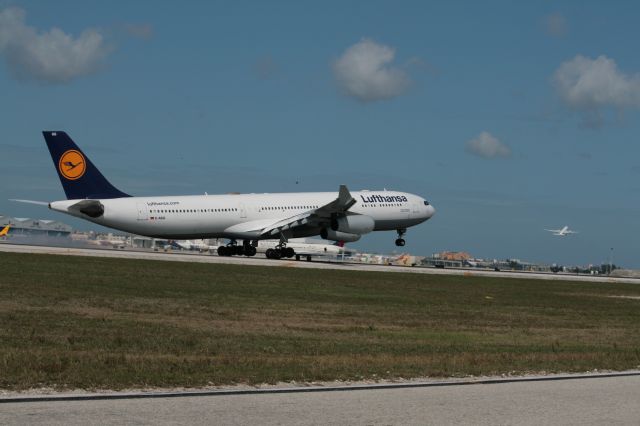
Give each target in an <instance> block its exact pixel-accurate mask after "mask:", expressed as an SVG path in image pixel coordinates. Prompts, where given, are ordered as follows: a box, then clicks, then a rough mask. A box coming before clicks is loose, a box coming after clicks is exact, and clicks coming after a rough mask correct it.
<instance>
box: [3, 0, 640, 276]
mask: <svg viewBox="0 0 640 426" xmlns="http://www.w3.org/2000/svg"><path fill="white" fill-rule="evenodd" d="M639 14H640V5H638V4H637V3H636V2H631V1H629V2H624V1H620V2H616V3H615V6H614V5H613V4H607V3H605V2H559V1H555V2H461V1H459V2H444V1H443V2H409V1H407V2H375V1H371V2H357V3H356V2H354V3H347V2H315V3H312V2H274V3H269V2H255V3H249V2H204V1H203V2H190V3H189V2H135V3H132V4H128V3H124V2H122V3H121V2H91V1H82V2H81V1H77V2H75V1H63V2H35V1H13V2H9V1H3V0H0V59H1V62H2V64H1V65H0V93H1V94H2V96H1V98H0V99H1V100H0V105H2V114H1V117H2V118H1V123H2V137H1V138H0V151H1V152H2V153H3V154H2V158H3V160H4V161H3V162H2V167H1V168H0V179H1V182H2V184H1V185H0V214H7V215H13V216H22V217H37V218H56V219H60V220H63V221H65V222H67V223H71V224H73V225H74V226H76V227H78V228H80V229H90V227H91V226H92V225H90V224H86V223H83V222H81V221H75V220H73V219H71V218H68V217H65V216H62V215H59V214H57V213H54V212H50V211H46V210H45V211H43V210H42V209H39V208H37V207H35V206H25V205H20V204H15V203H11V202H9V201H7V199H8V198H28V199H36V200H47V201H48V200H54V199H62V198H64V194H63V192H62V188H61V186H60V184H59V182H58V181H57V177H56V174H55V171H54V168H53V167H52V163H51V160H50V157H49V155H48V153H47V150H46V148H45V145H44V141H43V139H42V136H41V134H40V131H41V130H44V129H51V130H55V129H59V130H66V131H67V132H69V133H70V135H71V136H72V137H73V138H74V139H75V140H76V142H78V143H79V144H80V146H81V147H82V148H83V149H84V150H85V152H86V153H87V154H88V155H89V156H90V157H91V158H92V160H93V162H94V163H95V164H97V165H98V167H99V168H100V169H101V170H102V171H103V173H104V174H105V175H106V176H107V177H108V178H109V179H110V180H111V181H112V183H114V184H115V185H116V186H117V187H119V188H120V189H122V190H124V191H125V192H129V193H132V194H135V195H171V194H197V193H203V192H205V191H207V192H209V193H225V192H233V191H239V192H281V191H316V190H318V191H327V190H334V189H337V187H338V185H339V184H341V183H345V184H347V185H348V186H349V187H350V188H351V189H353V190H357V189H376V188H377V189H380V188H385V187H386V188H389V189H398V190H404V191H408V192H413V193H417V194H420V195H423V196H425V197H426V198H428V199H429V200H431V201H432V203H433V204H434V205H435V207H436V209H437V214H436V216H435V217H434V218H433V219H432V220H431V221H429V222H427V223H426V224H423V225H421V226H418V227H416V228H412V229H410V231H409V233H408V235H407V250H409V251H411V252H413V253H416V254H430V253H432V252H436V251H441V250H464V251H468V252H470V253H471V254H473V255H476V256H479V257H485V258H497V259H502V258H506V257H515V258H521V259H525V260H530V261H537V262H548V263H551V262H557V263H562V264H588V263H600V262H605V261H607V259H608V256H609V253H610V248H611V247H613V248H614V256H615V259H614V260H615V262H616V263H619V264H621V265H623V266H626V267H640V244H638V243H637V236H638V234H639V231H640V225H639V224H638V218H639V217H640V182H639V180H640V143H639V141H638V136H639V135H640V132H639V130H640V121H639V120H638V118H639V114H638V109H639V108H640V56H639V55H638V54H637V47H636V45H637V40H639V39H640V29H639V27H638V25H637V22H636V18H637V16H639ZM296 182H297V183H296ZM565 224H566V225H569V226H570V227H571V228H572V229H575V230H578V231H580V234H577V235H575V236H573V237H571V238H554V237H552V236H550V235H549V234H548V233H546V232H545V231H544V230H543V229H544V228H559V227H562V226H563V225H565ZM394 239H395V235H394V234H393V233H377V234H375V235H368V236H366V237H365V238H363V240H362V241H361V242H358V243H356V244H355V246H356V247H357V248H360V249H366V250H375V251H381V252H390V251H392V250H394V249H395V246H393V240H394Z"/></svg>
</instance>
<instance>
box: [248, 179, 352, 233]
mask: <svg viewBox="0 0 640 426" xmlns="http://www.w3.org/2000/svg"><path fill="white" fill-rule="evenodd" d="M355 203H356V200H355V198H353V197H352V196H351V193H350V192H349V189H347V186H346V185H340V190H339V191H338V198H336V199H335V200H333V201H331V202H330V203H327V204H325V205H324V206H320V207H318V208H317V209H314V210H309V211H308V212H304V213H300V214H297V215H295V216H291V217H289V218H286V219H283V220H280V221H278V222H276V223H273V224H271V225H270V226H267V227H265V228H263V229H262V230H261V231H260V236H261V237H269V236H271V237H274V236H277V235H279V234H280V233H282V232H283V231H286V230H288V229H292V228H296V227H300V226H322V225H326V226H328V225H329V221H330V220H331V215H333V214H335V213H344V212H346V211H347V210H349V209H350V208H351V207H352V206H353V205H354V204H355Z"/></svg>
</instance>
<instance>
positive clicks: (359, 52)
mask: <svg viewBox="0 0 640 426" xmlns="http://www.w3.org/2000/svg"><path fill="white" fill-rule="evenodd" d="M394 57H395V49H393V48H391V47H389V46H385V45H382V44H377V43H375V42H373V41H371V40H369V39H362V40H361V41H359V42H358V43H356V44H354V45H353V46H351V47H349V48H348V49H347V50H345V52H344V53H343V54H342V56H341V57H340V58H338V60H337V61H335V62H334V64H333V74H334V76H335V78H336V82H337V83H338V86H339V87H340V89H341V90H342V91H343V92H344V93H345V94H346V95H347V96H350V97H353V98H355V99H357V100H359V101H361V102H373V101H380V100H384V99H391V98H394V97H396V96H399V95H401V94H403V93H404V92H405V91H406V90H407V88H408V87H409V86H410V84H411V80H410V79H409V77H408V75H407V74H406V73H405V72H404V71H403V70H402V69H400V68H398V67H393V66H391V63H392V62H393V59H394Z"/></svg>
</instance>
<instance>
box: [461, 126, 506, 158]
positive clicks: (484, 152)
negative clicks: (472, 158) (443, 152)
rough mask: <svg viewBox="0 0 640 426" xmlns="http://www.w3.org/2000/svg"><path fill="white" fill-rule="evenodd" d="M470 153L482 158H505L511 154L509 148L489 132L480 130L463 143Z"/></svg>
mask: <svg viewBox="0 0 640 426" xmlns="http://www.w3.org/2000/svg"><path fill="white" fill-rule="evenodd" d="M465 148H466V150H467V151H468V152H470V153H471V154H474V155H477V156H479V157H483V158H500V157H501V158H506V157H509V156H511V149H509V147H508V146H507V145H505V144H503V143H502V142H500V141H499V140H498V138H496V137H495V136H493V135H492V134H491V133H489V132H482V133H480V134H479V135H478V137H476V138H473V139H471V140H469V141H467V143H466V144H465Z"/></svg>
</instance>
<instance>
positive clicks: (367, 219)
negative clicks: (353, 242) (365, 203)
mask: <svg viewBox="0 0 640 426" xmlns="http://www.w3.org/2000/svg"><path fill="white" fill-rule="evenodd" d="M375 225H376V223H375V221H374V220H373V218H372V217H371V216H366V215H362V214H357V215H351V216H340V217H335V218H333V219H331V229H332V230H333V231H340V232H346V233H349V234H359V235H363V234H368V233H369V232H371V231H373V228H374V227H375Z"/></svg>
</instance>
